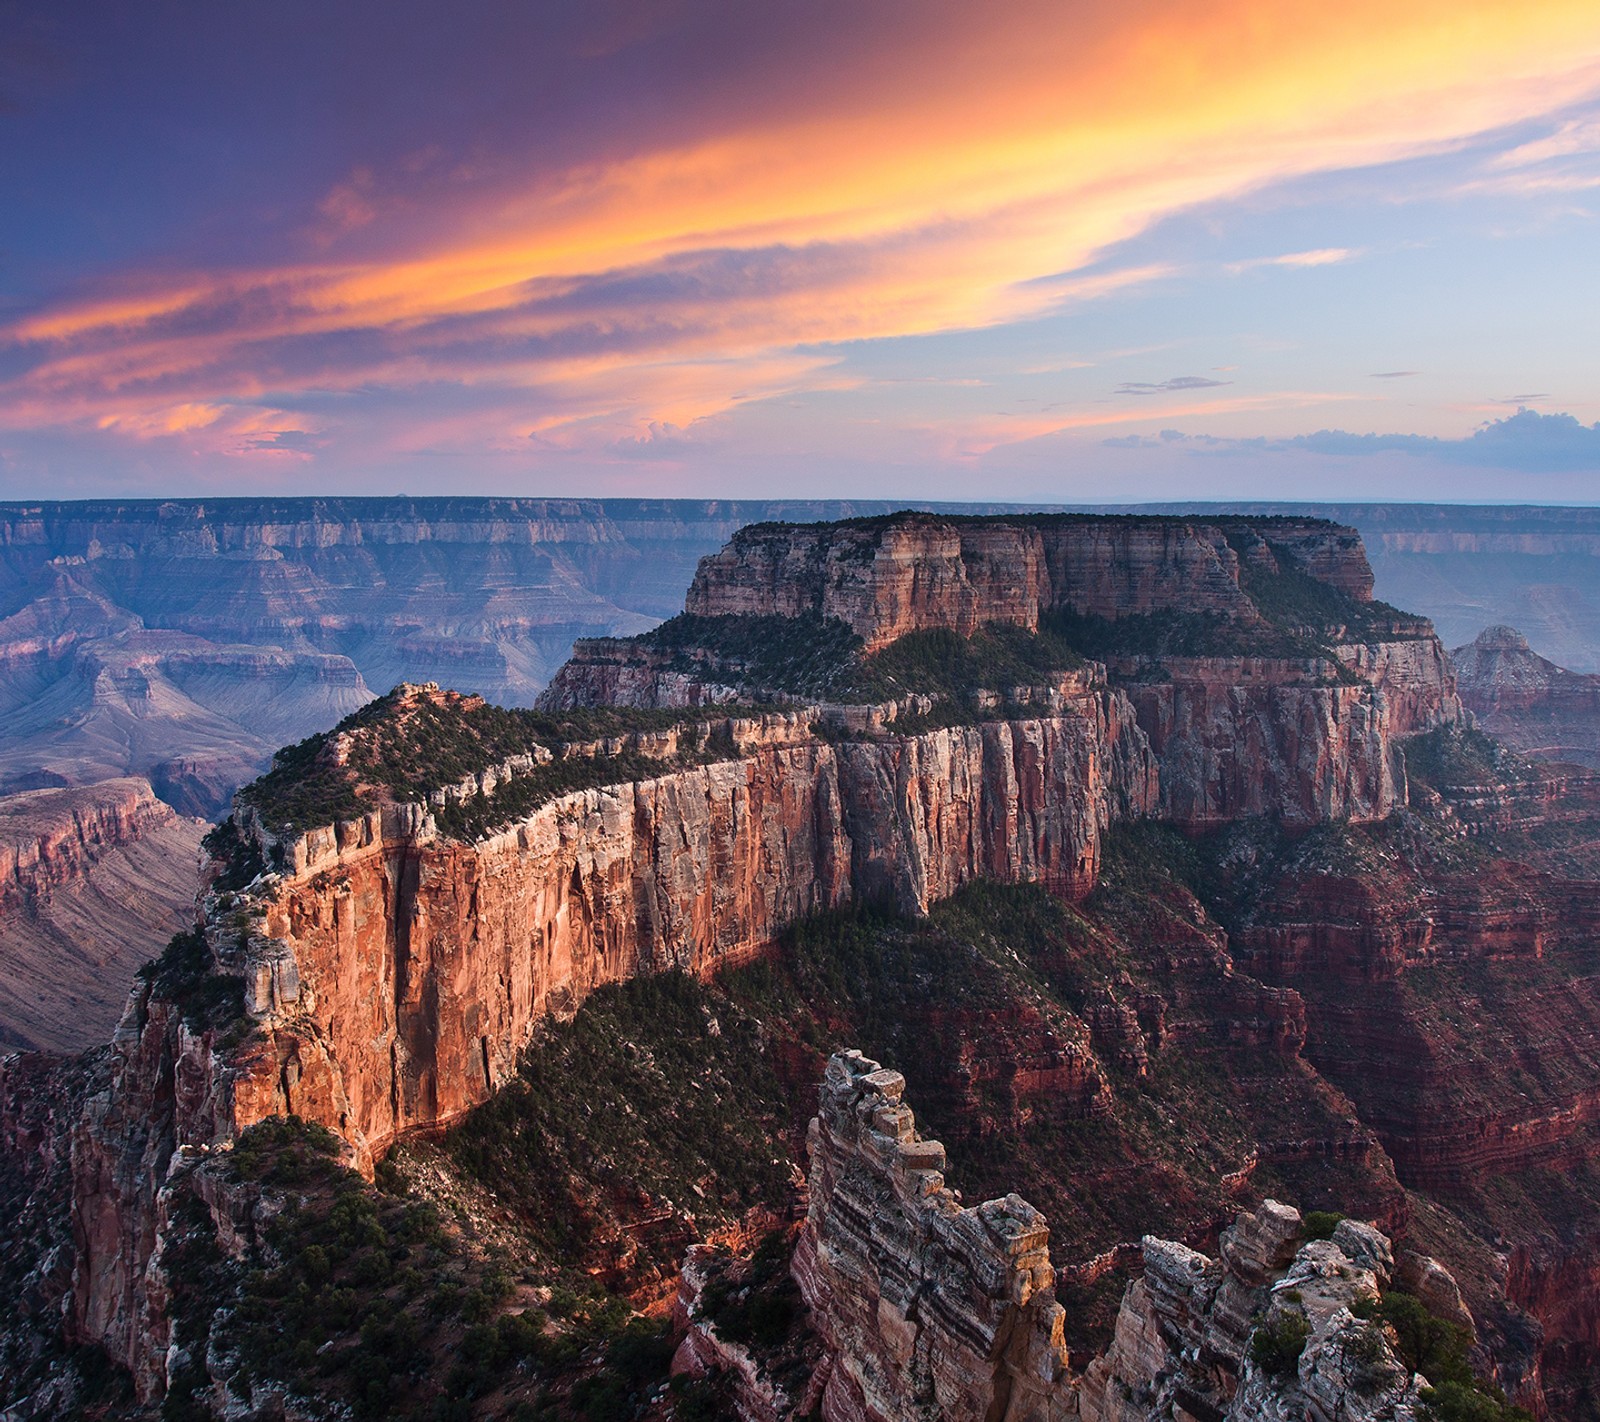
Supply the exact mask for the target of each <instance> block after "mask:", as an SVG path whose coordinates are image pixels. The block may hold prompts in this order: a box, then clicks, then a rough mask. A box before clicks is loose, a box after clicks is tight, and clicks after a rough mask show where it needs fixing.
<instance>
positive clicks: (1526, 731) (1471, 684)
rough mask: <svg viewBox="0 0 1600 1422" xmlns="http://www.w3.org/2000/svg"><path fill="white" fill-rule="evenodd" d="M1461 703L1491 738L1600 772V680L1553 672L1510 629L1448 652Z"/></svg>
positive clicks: (1490, 630) (1560, 670)
mask: <svg viewBox="0 0 1600 1422" xmlns="http://www.w3.org/2000/svg"><path fill="white" fill-rule="evenodd" d="M1450 658H1451V660H1452V661H1453V662H1454V663H1455V666H1456V674H1457V676H1458V678H1459V680H1460V686H1461V698H1462V701H1463V702H1464V703H1465V705H1466V706H1467V707H1468V709H1470V710H1471V711H1472V713H1473V715H1475V716H1476V717H1477V718H1478V724H1479V725H1480V726H1482V727H1483V729H1484V730H1486V731H1488V732H1489V734H1490V735H1492V736H1495V737H1496V738H1497V739H1499V740H1501V741H1504V742H1505V744H1506V745H1508V746H1510V747H1511V748H1512V749H1513V750H1517V751H1521V752H1522V753H1523V754H1524V755H1531V756H1538V757H1539V758H1540V759H1543V760H1557V761H1571V762H1574V763H1576V764H1578V765H1587V766H1591V767H1594V768H1596V769H1600V676H1595V675H1588V676H1581V675H1579V674H1578V673H1576V672H1569V671H1567V670H1566V669H1565V668H1563V667H1558V666H1557V665H1556V664H1555V663H1554V662H1552V661H1549V660H1548V659H1547V658H1545V657H1541V656H1540V655H1539V654H1538V653H1537V652H1535V651H1534V650H1533V648H1531V647H1530V646H1529V645H1528V639H1527V638H1526V637H1524V636H1523V635H1522V634H1521V633H1520V632H1518V631H1517V630H1516V629H1515V628H1512V627H1487V628H1485V629H1484V630H1483V631H1482V632H1480V633H1479V634H1478V637H1477V640H1476V641H1474V642H1472V643H1470V644H1469V645H1467V646H1465V647H1457V648H1456V649H1455V651H1453V652H1452V653H1451V654H1450Z"/></svg>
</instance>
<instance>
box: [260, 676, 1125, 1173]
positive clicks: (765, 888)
mask: <svg viewBox="0 0 1600 1422" xmlns="http://www.w3.org/2000/svg"><path fill="white" fill-rule="evenodd" d="M1079 711H1080V714H1079V715H1076V716H1057V717H1052V718H1045V719H1040V720H1033V721H1014V722H1006V721H1002V722H992V723H989V724H986V725H982V726H971V727H952V728H949V729H945V730H939V731H934V732H930V733H928V734H926V735H922V736H914V737H908V738H904V739H899V740H889V741H882V742H854V743H851V742H845V743H841V744H838V745H831V744H828V743H826V742H819V741H813V740H806V741H804V742H803V743H801V744H777V745H774V746H772V747H771V748H766V749H761V748H757V749H754V750H753V751H752V753H751V754H749V755H748V756H746V757H743V758H740V759H737V760H729V761H723V762H718V763H714V764H711V765H706V766H696V767H691V768H687V769H684V770H681V771H674V772H671V773H668V774H664V775H662V776H660V777H658V778H656V779H652V780H644V781H638V782H632V783H625V784H621V785H616V786H611V787H607V788H604V789H599V790H589V791H583V792H579V793H576V794H572V795H567V796H564V797H562V798H560V799H558V800H556V801H554V802H552V803H551V804H549V805H546V806H545V807H543V808H542V809H540V810H538V811H537V812H535V813H534V814H533V815H532V816H530V817H529V818H528V819H527V820H525V821H523V822H522V823H520V824H517V825H515V826H513V827H512V828H511V829H509V830H506V831H504V832H503V833H500V834H497V835H494V836H491V837H490V838H488V839H486V840H483V841H480V842H479V843H476V844H470V845H469V844H463V843H460V842H457V841H452V840H447V839H443V838H436V837H433V836H431V835H430V834H429V833H428V831H427V829H426V826H425V825H424V826H418V825H416V824H415V823H414V822H413V821H411V820H409V819H407V818H406V817H404V816H402V815H400V814H399V813H396V814H394V815H387V816H374V817H369V819H375V820H376V821H377V823H376V825H375V826H373V825H371V824H369V825H367V826H365V827H364V829H363V831H362V832H361V833H359V834H357V835H355V836H354V838H353V839H352V840H351V842H349V843H347V844H345V845H342V846H340V847H338V848H336V849H334V850H332V851H331V852H330V853H325V854H323V855H322V856H321V857H318V858H316V859H315V860H314V861H313V862H312V863H311V864H310V865H309V866H308V867H307V869H306V870H305V871H304V872H302V873H300V874H298V875H296V876H295V877H293V878H291V879H288V880H285V881H283V882H282V883H280V885H279V886H278V887H277V888H276V890H274V891H273V892H272V893H271V895H270V897H268V898H267V899H266V900H265V901H264V902H263V903H262V905H261V909H262V915H263V916H262V919H261V921H260V929H261V934H262V937H261V938H260V939H259V940H258V942H257V944H256V945H255V946H254V947H253V948H252V950H251V951H250V953H249V954H248V955H247V958H246V961H244V962H242V963H241V964H240V969H241V971H242V972H243V973H244V975H245V977H246V993H247V1001H248V1002H249V1004H250V1008H251V1011H252V1013H253V1014H254V1015H255V1016H256V1017H257V1018H258V1019H259V1020H260V1021H261V1022H262V1023H263V1025H264V1026H266V1027H267V1028H268V1029H269V1030H270V1032H271V1033H272V1035H273V1039H274V1053H273V1055H274V1057H275V1062H274V1063H272V1064H271V1067H272V1069H271V1071H270V1073H266V1074H261V1073H258V1072H257V1071H255V1070H252V1071H251V1073H250V1077H251V1082H252V1085H251V1088H250V1089H251V1091H252V1092H255V1091H261V1092H266V1091H267V1090H268V1089H269V1087H270V1092H271V1098H272V1099H271V1101H270V1103H269V1102H267V1101H265V1100H263V1101H262V1102H261V1103H260V1105H259V1106H255V1107H252V1108H251V1110H250V1112H248V1113H247V1112H246V1110H245V1108H244V1106H243V1104H242V1101H241V1105H240V1107H239V1110H240V1112H241V1115H243V1114H250V1115H251V1119H253V1118H254V1114H261V1113H263V1111H264V1110H265V1109H269V1108H270V1109H273V1110H280V1111H281V1110H289V1111H295V1112H298V1113H299V1114H301V1115H311V1116H312V1117H313V1118H314V1119H325V1120H326V1122H327V1124H328V1125H329V1126H330V1127H332V1128H333V1129H335V1130H337V1131H338V1132H339V1133H340V1134H342V1135H344V1136H345V1137H346V1138H347V1139H348V1140H350V1141H351V1143H352V1144H353V1145H354V1146H355V1148H356V1150H357V1152H358V1153H359V1154H361V1155H366V1154H367V1153H369V1152H371V1151H374V1150H380V1149H381V1148H382V1147H383V1146H384V1145H385V1144H386V1143H387V1142H388V1141H389V1140H390V1139H392V1138H393V1137H394V1136H395V1135H396V1134H397V1133H399V1132H402V1131H404V1130H407V1129H409V1128H412V1127H415V1126H419V1125H423V1126H426V1125H432V1124H435V1123H437V1122H439V1121H441V1120H445V1119H448V1118H450V1117H452V1116H454V1115H457V1114H459V1113H460V1112H462V1111H464V1110H466V1109H467V1108H469V1107H470V1106H473V1105H475V1104H477V1103H478V1102H479V1101H481V1100H483V1099H484V1098H485V1097H486V1096H487V1095H488V1093H489V1092H490V1091H491V1090H492V1089H493V1088H494V1086H496V1085H498V1084H499V1083H500V1082H501V1081H503V1080H505V1079H506V1078H507V1077H508V1076H509V1075H510V1073H511V1072H512V1070H513V1069H514V1066H515V1062H516V1059H517V1056H518V1054H519V1053H520V1051H521V1048H522V1047H523V1045H524V1044H525V1043H526V1042H527V1040H528V1037H529V1036H530V1034H531V1032H532V1030H533V1028H534V1026H535V1024H536V1023H537V1022H538V1021H539V1020H540V1019H541V1018H543V1017H544V1016H545V1015H546V1014H547V1013H550V1012H557V1013H562V1014H567V1013H570V1012H572V1011H573V1010H575V1009H576V1006H577V1004H578V1003H579V1002H581V1001H582V1000H583V998H584V997H585V996H587V995H588V993H589V992H590V991H592V990H593V989H594V988H595V987H597V986H599V985H600V984H602V983H607V982H615V981H619V980H621V979H624V978H628V977H632V976H634V975H635V974H637V973H641V972H655V971H661V970H663V969H666V968H672V967H677V968H682V969H686V970H688V971H691V972H695V973H702V974H703V973H710V972H714V971H715V970H717V969H718V968H719V967H722V966H725V965H728V964H730V963H737V962H740V961H742V960H744V959H747V958H748V957H749V956H750V955H751V954H753V953H755V952H756V951H758V950H759V949H761V948H763V947H764V946H766V945H767V944H769V943H771V942H772V941H773V940H774V939H775V938H776V937H777V936H778V934H779V933H780V932H781V931H782V930H783V929H784V928H785V927H787V926H788V925H789V924H790V923H792V922H794V921H796V920H797V919H799V918H801V917H804V916H805V915H807V914H811V913H815V912H818V911H819V910H824V909H829V908H835V907H838V906H840V905H842V904H845V903H848V902H851V901H854V900H859V899H865V900H883V901H887V902H890V903H893V904H894V905H896V906H897V907H898V908H899V909H901V910H902V911H905V912H909V913H914V914H915V913H925V912H926V911H927V909H928V907H929V905H930V904H931V903H933V902H934V901H936V900H938V899H942V898H946V897H948V896H949V895H950V894H952V893H954V892H955V891H956V889H958V888H959V887H961V886H962V885H963V884H966V883H968V882H970V881H971V880H972V879H974V878H979V877H987V878H993V879H998V880H1000V881H1003V882H1036V883H1042V884H1044V885H1045V886H1046V887H1048V888H1050V889H1052V890H1053V891H1055V892H1057V893H1061V894H1065V895H1069V896H1081V895H1082V894H1084V893H1087V892H1088V890H1089V889H1090V888H1092V887H1093V885H1094V881H1095V877H1096V873H1097V870H1098V865H1099V853H1100V836H1101V832H1102V831H1103V829H1104V828H1105V826H1106V825H1107V824H1108V823H1109V822H1110V821H1111V820H1112V819H1113V818H1116V817H1119V816H1121V815H1123V814H1128V813H1142V812H1144V811H1146V810H1148V809H1149V808H1150V806H1151V804H1152V797H1153V790H1154V776H1153V774H1152V771H1151V766H1150V764H1149V761H1148V755H1147V752H1146V751H1145V750H1144V747H1143V745H1142V740H1141V738H1140V737H1139V736H1138V733H1137V731H1135V730H1134V729H1133V727H1132V725H1131V723H1130V721H1129V718H1128V715H1127V711H1126V707H1125V705H1124V704H1122V703H1120V702H1119V701H1118V699H1117V698H1115V697H1109V696H1103V695H1090V696H1087V697H1085V699H1084V701H1083V703H1082V705H1081V706H1080V708H1079ZM780 739H781V738H780ZM352 828H353V827H352ZM240 1089H241V1090H242V1089H243V1083H241V1086H240ZM323 1092H326V1093H328V1098H329V1099H328V1103H327V1104H324V1103H323V1102H322V1101H321V1100H319V1095H320V1094H321V1093H323ZM330 1106H331V1107H332V1109H333V1115H332V1116H330V1115H329V1109H330ZM240 1124H241V1125H242V1124H244V1122H243V1121H242V1120H241V1122H240Z"/></svg>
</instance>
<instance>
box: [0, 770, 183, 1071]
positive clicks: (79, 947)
mask: <svg viewBox="0 0 1600 1422" xmlns="http://www.w3.org/2000/svg"><path fill="white" fill-rule="evenodd" d="M204 830H205V825H204V824H203V823H201V822H200V821H197V820H191V819H186V818H184V817H182V816H180V815H177V814H175V813H174V812H173V811H172V810H171V809H169V808H168V807H167V806H166V805H165V804H163V803H162V802H161V801H160V800H158V799H156V797H155V795H154V794H153V793H152V791H151V788H150V786H149V784H148V783H147V782H145V781H143V780H138V779H123V780H112V781H105V782H102V783H100V784H98V785H93V786H89V787H84V788H80V789H72V790H33V791H27V792H24V793H22V794H18V795H10V796H6V797H4V798H0V1047H12V1048H16V1047H30V1048H44V1049H47V1050H51V1051H82V1050H84V1049H85V1048H88V1047H90V1046H98V1045H101V1044H103V1043H104V1042H105V1041H106V1040H107V1039H108V1038H109V1037H110V1035H111V1031H112V1029H113V1028H114V1027H115V1026H116V1023H117V1018H118V1016H119V1015H120V1013H121V1010H122V1005H123V1002H124V1001H125V999H126V997H127V991H128V982H129V980H130V979H131V978H132V976H133V973H134V970H135V969H136V968H138V966H139V965H140V964H141V963H143V962H145V961H146V960H147V959H150V958H153V957H155V956H156V955H157V954H158V953H159V952H160V951H161V949H162V948H163V947H164V946H165V944H166V942H167V940H168V939H169V938H171V937H172V935H173V934H174V933H176V932H178V931H179V930H180V929H183V928H187V927H190V926H192V925H193V923H194V920H195V914H196V905H195V898H196V895H197V893H198V891H199V887H200V883H199V880H200V872H199V871H200V858H201V851H200V837H201V835H202V833H203V832H204Z"/></svg>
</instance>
